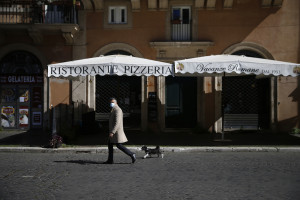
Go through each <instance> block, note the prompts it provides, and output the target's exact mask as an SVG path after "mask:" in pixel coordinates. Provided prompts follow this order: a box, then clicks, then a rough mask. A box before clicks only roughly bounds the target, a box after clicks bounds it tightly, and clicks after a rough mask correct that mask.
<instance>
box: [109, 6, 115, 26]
mask: <svg viewBox="0 0 300 200" xmlns="http://www.w3.org/2000/svg"><path fill="white" fill-rule="evenodd" d="M110 22H111V23H114V22H115V9H111V10H110Z"/></svg>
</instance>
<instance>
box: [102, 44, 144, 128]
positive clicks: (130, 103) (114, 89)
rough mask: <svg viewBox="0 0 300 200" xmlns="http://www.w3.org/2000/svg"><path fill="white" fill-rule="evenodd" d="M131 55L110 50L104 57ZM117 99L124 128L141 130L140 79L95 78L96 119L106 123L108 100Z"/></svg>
mask: <svg viewBox="0 0 300 200" xmlns="http://www.w3.org/2000/svg"><path fill="white" fill-rule="evenodd" d="M116 54H119V55H131V54H130V53H129V52H127V51H124V50H119V49H117V50H112V51H109V52H108V53H106V54H105V55H106V56H107V55H116ZM111 97H114V98H116V99H117V101H118V104H119V106H120V108H121V109H122V110H123V113H124V128H127V129H128V128H130V129H132V128H133V129H136V128H138V129H139V128H141V77H139V76H109V75H107V76H99V75H97V76H96V119H98V120H101V121H103V122H104V121H107V120H108V117H109V113H110V110H111V108H110V107H109V99H110V98H111Z"/></svg>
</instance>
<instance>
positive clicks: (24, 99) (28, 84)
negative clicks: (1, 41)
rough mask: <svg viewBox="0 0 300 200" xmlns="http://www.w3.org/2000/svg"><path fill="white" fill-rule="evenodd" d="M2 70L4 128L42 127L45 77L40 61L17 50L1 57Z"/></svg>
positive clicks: (0, 95)
mask: <svg viewBox="0 0 300 200" xmlns="http://www.w3.org/2000/svg"><path fill="white" fill-rule="evenodd" d="M0 70H1V73H0V109H1V126H2V128H5V129H30V128H41V127H42V113H43V108H42V104H43V96H42V94H43V93H42V90H43V76H42V67H41V64H40V62H39V60H38V59H37V58H36V57H35V56H34V55H32V54H30V53H28V52H23V51H18V52H13V53H10V54H8V55H7V56H5V57H4V58H3V59H2V60H1V62H0Z"/></svg>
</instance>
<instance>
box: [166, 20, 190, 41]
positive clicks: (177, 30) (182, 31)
mask: <svg viewBox="0 0 300 200" xmlns="http://www.w3.org/2000/svg"><path fill="white" fill-rule="evenodd" d="M171 29H172V40H173V41H190V40H191V21H189V23H182V22H181V21H180V20H173V21H172V22H171Z"/></svg>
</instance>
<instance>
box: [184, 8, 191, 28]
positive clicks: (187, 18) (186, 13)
mask: <svg viewBox="0 0 300 200" xmlns="http://www.w3.org/2000/svg"><path fill="white" fill-rule="evenodd" d="M182 23H183V24H189V23H190V10H189V9H182Z"/></svg>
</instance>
